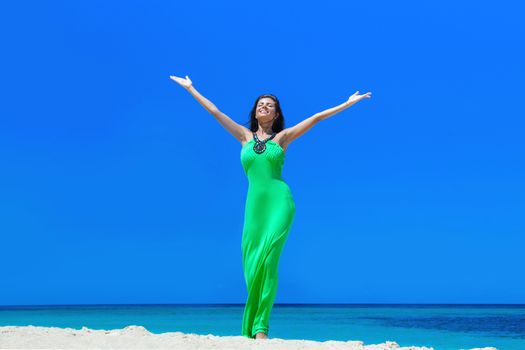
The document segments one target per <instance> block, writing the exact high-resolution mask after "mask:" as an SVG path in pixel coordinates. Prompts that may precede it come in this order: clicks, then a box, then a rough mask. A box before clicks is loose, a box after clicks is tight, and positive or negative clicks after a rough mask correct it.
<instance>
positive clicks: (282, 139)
mask: <svg viewBox="0 0 525 350" xmlns="http://www.w3.org/2000/svg"><path fill="white" fill-rule="evenodd" d="M287 132H288V129H283V130H281V131H279V132H278V133H277V134H275V136H274V138H273V140H274V141H275V142H277V143H278V144H280V145H281V146H287V140H286V136H287Z"/></svg>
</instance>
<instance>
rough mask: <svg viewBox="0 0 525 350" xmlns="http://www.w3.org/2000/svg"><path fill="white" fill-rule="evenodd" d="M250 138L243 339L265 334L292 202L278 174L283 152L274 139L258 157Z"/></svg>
mask: <svg viewBox="0 0 525 350" xmlns="http://www.w3.org/2000/svg"><path fill="white" fill-rule="evenodd" d="M255 142H256V141H255V140H254V139H252V140H250V141H249V142H248V143H246V144H245V145H244V146H243V147H242V149H241V163H242V166H243V168H244V171H245V173H246V175H247V177H248V182H249V185H248V194H247V198H246V206H245V213H244V227H243V233H242V245H241V247H242V261H243V269H244V278H245V281H246V286H247V290H248V298H247V300H246V306H245V308H244V316H243V322H242V335H243V336H245V337H248V338H255V334H256V333H258V332H264V333H266V334H268V331H269V319H270V312H271V310H272V306H273V303H274V300H275V296H276V293H277V284H278V266H279V257H280V255H281V252H282V249H283V247H284V244H285V242H286V239H287V238H288V233H289V231H290V228H291V226H292V222H293V220H294V217H295V203H294V200H293V197H292V193H291V191H290V188H289V187H288V185H287V184H286V182H285V181H284V180H283V178H282V176H281V174H282V169H283V165H284V159H285V153H284V150H283V149H282V147H281V146H280V145H279V144H278V143H276V142H275V141H273V140H268V141H267V142H266V149H265V151H264V152H263V153H260V154H258V153H256V152H255V150H254V149H253V147H254V144H255Z"/></svg>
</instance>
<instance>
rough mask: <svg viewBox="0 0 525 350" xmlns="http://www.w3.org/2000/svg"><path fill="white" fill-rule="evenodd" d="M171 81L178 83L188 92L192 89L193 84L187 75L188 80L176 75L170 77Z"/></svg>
mask: <svg viewBox="0 0 525 350" xmlns="http://www.w3.org/2000/svg"><path fill="white" fill-rule="evenodd" d="M170 79H171V80H174V81H176V82H177V83H179V84H180V85H181V86H182V87H183V88H185V89H186V90H187V89H189V88H190V87H191V84H192V82H191V80H190V77H189V76H187V75H186V79H183V78H179V77H177V76H175V75H170Z"/></svg>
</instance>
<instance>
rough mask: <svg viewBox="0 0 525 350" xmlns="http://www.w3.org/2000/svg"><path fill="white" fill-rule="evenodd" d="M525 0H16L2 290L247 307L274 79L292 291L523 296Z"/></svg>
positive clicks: (392, 298)
mask: <svg viewBox="0 0 525 350" xmlns="http://www.w3.org/2000/svg"><path fill="white" fill-rule="evenodd" d="M523 10H524V8H523V5H520V4H519V3H518V2H517V1H515V2H505V1H504V2H502V3H500V4H498V5H497V6H496V5H494V3H493V2H474V1H466V2H453V1H441V2H433V3H426V2H417V1H412V2H404V1H401V2H386V1H384V2H381V1H380V2H374V3H367V2H362V1H361V2H348V1H323V2H306V3H302V4H300V3H297V2H288V3H286V2H277V1H268V2H253V3H252V2H241V1H238V2H173V1H156V2H136V1H134V2H129V1H126V2H124V1H113V2H107V1H89V2H88V1H75V2H66V1H56V2H46V3H41V2H17V3H11V4H9V5H5V4H4V5H3V10H2V11H1V14H0V19H1V21H0V29H1V31H2V37H3V38H2V42H3V45H2V46H3V50H2V51H3V54H2V57H1V58H0V61H1V68H0V69H1V70H2V83H1V85H0V86H1V89H2V91H1V96H2V113H1V116H0V156H1V158H2V171H1V172H0V194H1V196H0V218H1V220H0V238H1V240H2V254H0V263H1V264H2V266H3V273H2V278H1V279H0V305H28V304H92V303H99V304H106V303H108V304H109V303H117V304H119V303H244V302H245V297H246V289H245V285H244V278H243V272H242V265H241V250H240V247H241V234H242V223H243V210H244V204H245V202H244V201H245V197H246V193H247V186H248V182H247V179H246V177H245V175H244V173H243V169H242V165H241V163H240V148H241V145H240V144H239V143H238V141H237V140H235V139H234V138H233V137H232V136H231V135H230V134H229V133H228V132H226V131H225V130H224V129H223V128H222V127H221V126H220V125H219V124H218V123H217V122H216V121H215V119H214V118H213V116H212V115H210V114H209V113H208V112H206V110H205V109H204V108H202V107H201V106H200V105H199V104H198V102H197V101H196V100H195V99H193V97H192V96H191V95H190V94H188V93H187V92H186V91H185V90H184V89H183V88H181V87H180V86H179V85H178V84H176V83H175V82H173V81H171V80H170V79H169V75H178V76H185V75H189V76H190V78H191V79H192V81H193V83H194V86H195V87H196V89H197V90H198V91H200V92H201V93H202V94H203V95H204V96H205V97H207V98H209V99H210V100H211V101H212V102H214V103H215V104H216V105H217V106H218V107H219V109H221V110H222V111H223V112H224V113H226V114H228V115H229V116H230V117H232V118H233V119H234V120H236V121H237V122H239V123H245V122H247V121H248V113H249V111H250V108H251V106H252V104H253V102H254V100H255V98H256V97H257V96H258V95H260V94H262V93H267V92H269V93H273V94H275V95H277V96H278V97H279V99H280V101H281V105H282V108H283V114H284V117H285V121H286V126H292V125H294V124H296V123H298V122H300V121H301V120H303V119H305V118H307V117H309V116H311V115H313V114H315V113H317V112H319V111H322V110H324V109H326V108H330V107H333V106H336V105H338V104H340V103H342V102H344V101H345V100H346V99H347V98H348V97H349V96H350V95H351V94H352V93H354V92H355V91H356V90H359V91H360V92H361V93H365V92H367V91H371V92H372V94H373V95H372V98H371V99H368V100H363V101H361V102H359V103H358V104H356V105H354V106H352V107H350V108H349V109H347V110H345V111H343V112H341V113H339V114H336V115H334V116H333V117H330V118H328V119H326V120H323V121H322V122H320V123H319V124H317V125H316V126H314V128H312V129H311V130H310V131H309V132H308V133H306V134H305V135H303V136H302V137H301V138H299V139H298V140H296V141H295V142H293V143H292V144H291V145H290V146H289V147H288V150H287V155H286V162H285V166H284V170H283V178H284V179H285V181H286V182H287V183H288V184H289V186H290V188H291V190H292V193H293V196H294V198H295V201H296V209H297V211H296V217H295V221H294V224H293V227H292V231H291V232H290V235H289V238H288V241H287V243H286V246H285V248H284V250H283V254H282V256H281V260H280V270H279V289H278V293H277V298H276V303H525V279H524V278H523V266H524V264H523V260H522V255H523V246H524V244H525V236H524V234H525V222H524V219H523V213H524V212H525V200H524V198H525V196H524V195H525V186H524V178H525V159H524V158H525V157H524V155H525V152H524V151H525V140H524V138H523V128H524V126H525V122H524V120H523V116H524V115H525V113H524V107H523V103H522V101H523V93H524V88H523V81H524V78H525V69H524V66H523V62H525V57H524V56H525V55H524V52H525V51H524V49H523V48H524V47H525V45H524V44H525V43H524V41H525V35H524V33H525V30H524V29H525V28H524V24H523V21H522V16H521V13H523Z"/></svg>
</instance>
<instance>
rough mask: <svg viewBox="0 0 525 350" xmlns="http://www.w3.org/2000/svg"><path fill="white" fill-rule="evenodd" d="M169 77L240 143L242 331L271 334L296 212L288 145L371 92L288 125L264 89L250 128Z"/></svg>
mask: <svg viewBox="0 0 525 350" xmlns="http://www.w3.org/2000/svg"><path fill="white" fill-rule="evenodd" d="M170 78H171V79H172V80H174V81H176V82H177V83H179V84H180V85H181V86H182V87H184V88H185V89H186V90H188V92H189V93H191V94H192V95H193V97H195V98H196V99H197V101H199V103H200V104H201V105H202V106H203V107H204V108H206V110H207V111H208V112H210V113H211V114H212V115H213V116H214V117H215V118H216V119H217V121H218V122H219V123H220V124H221V125H222V126H223V127H224V128H225V129H226V130H228V131H229V132H230V133H231V134H232V135H233V136H234V137H235V138H236V139H237V140H238V141H239V142H240V143H241V145H242V148H241V163H242V166H243V168H244V171H245V173H246V175H247V177H248V181H249V188H248V195H247V198H246V206H245V212H244V227H243V233H242V244H241V248H242V259H243V269H244V278H245V281H246V286H247V289H248V298H247V301H246V306H245V308H244V316H243V322H242V335H243V336H245V337H248V338H255V339H267V338H268V330H269V319H270V312H271V310H272V306H273V302H274V300H275V296H276V293H277V282H278V278H277V273H278V265H279V257H280V255H281V251H282V249H283V246H284V243H285V242H286V239H287V237H288V233H289V231H290V228H291V225H292V222H293V219H294V217H295V203H294V200H293V197H292V193H291V191H290V188H289V187H288V185H287V184H286V182H285V181H284V180H283V179H282V176H281V174H282V168H283V165H284V159H285V152H286V149H287V148H288V146H289V145H290V143H291V142H292V141H294V140H295V139H297V138H298V137H299V136H301V135H303V134H304V133H305V132H306V131H308V130H309V129H310V128H311V127H312V126H314V125H315V124H316V123H317V122H319V121H320V120H323V119H326V118H328V117H330V116H332V115H334V114H336V113H338V112H341V111H342V110H344V109H346V108H348V107H350V106H351V105H353V104H354V103H356V102H358V101H360V100H361V99H363V98H370V97H371V93H370V92H367V93H366V94H364V95H359V91H356V92H355V93H354V94H353V95H352V96H350V98H349V99H348V100H347V101H346V102H344V103H342V104H340V105H339V106H336V107H333V108H330V109H327V110H325V111H323V112H320V113H317V114H315V115H313V116H311V117H310V118H307V119H305V120H303V121H302V122H300V123H298V124H297V125H295V126H293V127H291V128H286V129H285V128H284V117H283V113H282V111H281V106H280V104H279V100H278V99H277V97H275V96H274V95H271V94H265V95H261V96H259V97H258V98H257V99H256V101H255V104H254V106H253V108H252V110H251V113H250V129H248V128H246V127H244V126H242V125H240V124H237V123H236V122H234V121H233V120H232V119H231V118H230V117H228V116H227V115H226V114H224V113H222V112H221V111H219V109H218V108H217V107H216V106H215V105H214V104H213V103H212V102H211V101H209V100H208V99H206V98H205V97H204V96H202V95H201V94H200V93H199V92H198V91H197V90H196V89H195V88H194V87H193V84H192V81H191V80H190V78H189V77H188V76H186V79H183V78H180V77H177V76H170Z"/></svg>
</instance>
